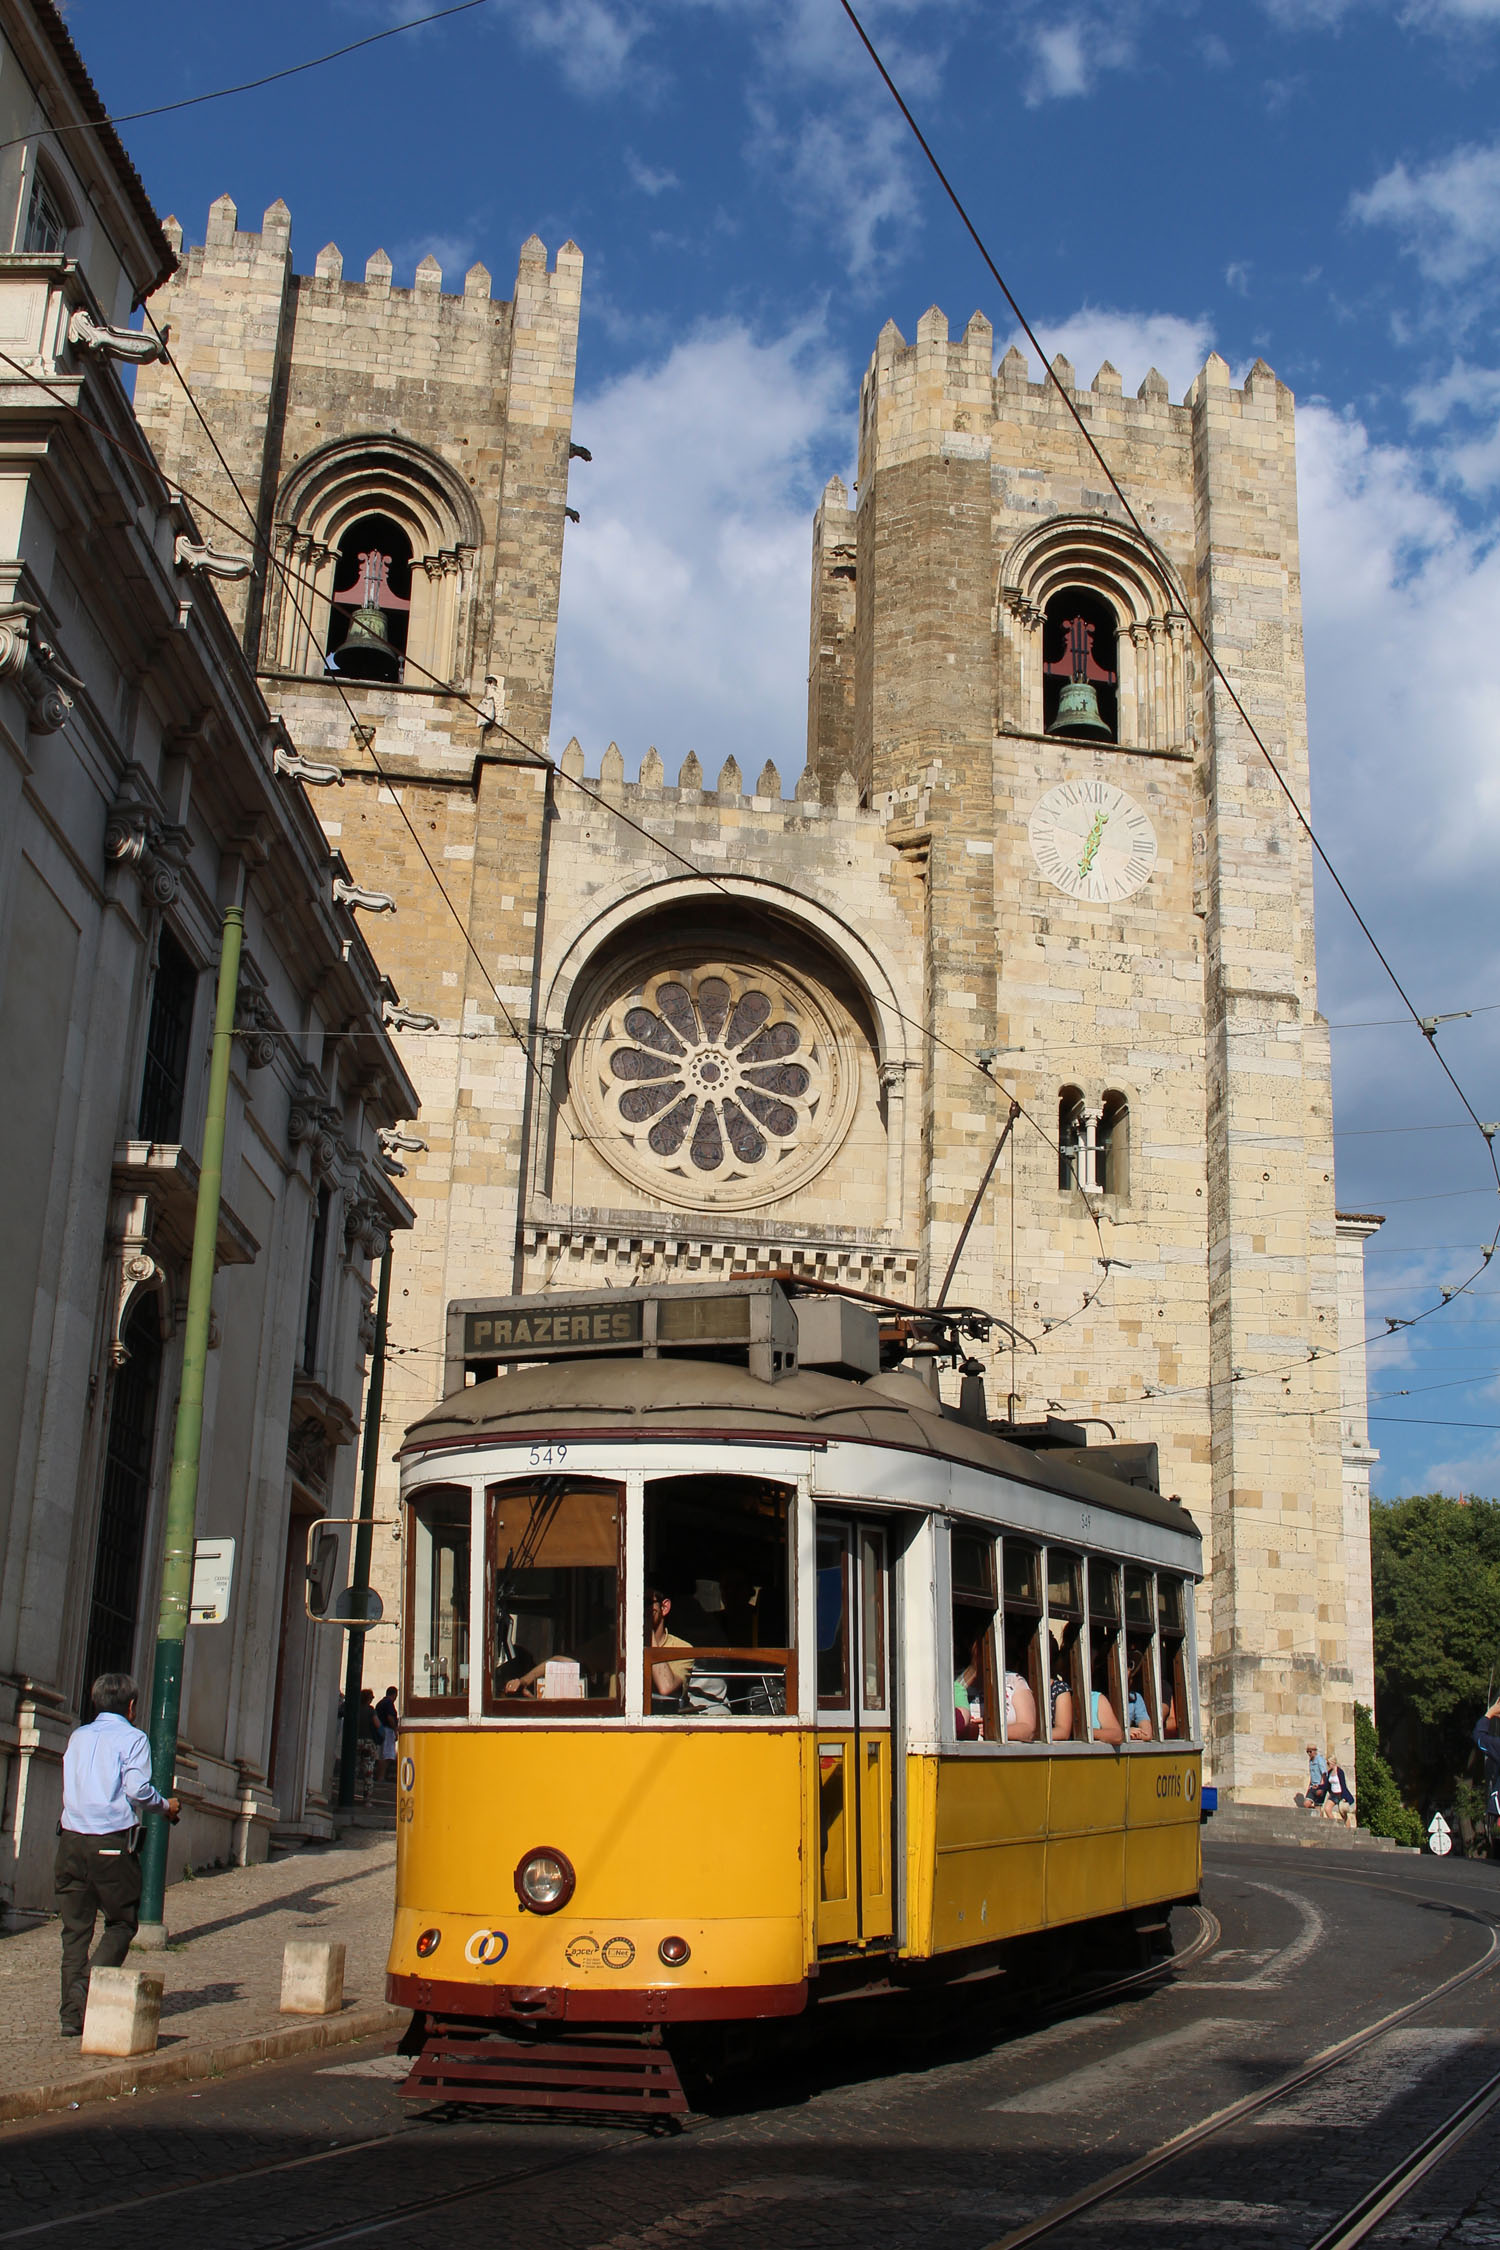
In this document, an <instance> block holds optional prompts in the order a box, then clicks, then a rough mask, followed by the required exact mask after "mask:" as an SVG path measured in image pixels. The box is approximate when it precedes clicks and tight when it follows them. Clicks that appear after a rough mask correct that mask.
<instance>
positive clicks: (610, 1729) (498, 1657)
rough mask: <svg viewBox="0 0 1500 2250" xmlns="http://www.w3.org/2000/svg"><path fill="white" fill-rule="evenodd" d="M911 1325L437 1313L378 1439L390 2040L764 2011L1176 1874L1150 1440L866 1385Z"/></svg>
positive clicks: (508, 1303) (533, 1307)
mask: <svg viewBox="0 0 1500 2250" xmlns="http://www.w3.org/2000/svg"><path fill="white" fill-rule="evenodd" d="M918 1325H919V1326H920V1324H918ZM913 1332H914V1330H913V1326H912V1323H911V1322H909V1321H907V1322H901V1321H894V1322H893V1321H892V1320H891V1319H890V1318H889V1317H887V1319H886V1322H885V1326H884V1329H882V1325H881V1317H880V1314H879V1312H878V1311H877V1310H875V1309H872V1308H870V1307H868V1306H866V1305H862V1304H858V1303H855V1302H853V1301H852V1300H851V1299H849V1298H847V1297H829V1296H827V1295H823V1296H812V1295H807V1296H804V1295H797V1294H796V1293H795V1290H794V1285H792V1284H791V1283H790V1281H787V1283H786V1285H785V1286H783V1281H782V1280H778V1279H753V1280H746V1281H742V1282H735V1283H729V1284H725V1285H723V1286H721V1287H712V1288H710V1287H704V1288H696V1287H684V1286H682V1285H674V1286H673V1287H671V1288H662V1289H660V1290H658V1291H656V1292H652V1291H649V1290H630V1291H605V1292H600V1293H598V1294H595V1295H589V1296H583V1295H559V1296H556V1297H549V1298H546V1299H538V1298H536V1297H530V1298H506V1299H495V1300H490V1301H487V1302H485V1303H483V1304H472V1303H471V1304H465V1305H458V1306H455V1307H453V1308H451V1309H450V1324H449V1379H450V1384H451V1386H452V1387H451V1388H450V1391H449V1395H448V1396H447V1397H445V1398H444V1400H443V1401H442V1403H441V1404H440V1405H439V1406H437V1407H436V1408H435V1409H434V1410H433V1411H432V1412H431V1413H429V1414H428V1415H426V1416H424V1417H423V1419H422V1420H420V1421H418V1422H417V1423H415V1424H414V1425H413V1426H412V1428H411V1429H410V1430H409V1431H408V1433H407V1436H406V1440H405V1443H404V1445H403V1447H402V1451H401V1473H402V1501H403V1515H404V1533H403V1536H404V1539H405V1547H406V1558H405V1559H406V1574H407V1576H406V1597H405V1604H404V1613H403V1617H404V1622H403V1633H404V1643H405V1647H404V1664H405V1687H404V1697H403V1705H402V1709H403V1722H402V1734H401V1743H400V1759H399V1771H398V1801H397V1810H398V1861H397V1905H396V1916H395V1930H394V1936H393V1941H392V1946H391V1953H390V1960H389V1974H388V1980H387V1990H388V1994H389V1997H390V1998H391V2000H392V2001H394V2002H396V2003H398V2004H401V2005H404V2006H408V2007H410V2008H411V2009H412V2010H413V2011H414V2012H415V2016H416V2018H417V2022H416V2024H415V2026H414V2030H415V2031H416V2032H417V2033H418V2034H419V2035H420V2034H427V2035H432V2034H434V2033H436V2032H441V2031H444V2030H446V2031H448V2032H450V2033H452V2032H459V2033H462V2032H468V2033H470V2034H474V2033H477V2032H479V2031H481V2030H484V2031H487V2032H490V2033H506V2034H512V2035H519V2034H523V2033H525V2034H527V2035H529V2037H530V2038H531V2040H532V2041H533V2043H534V2042H535V2040H536V2039H537V2037H538V2036H539V2034H540V2033H542V2032H543V2031H545V2032H546V2033H547V2034H548V2035H550V2036H551V2037H552V2038H554V2039H556V2038H559V2037H561V2038H563V2039H566V2038H568V2037H569V2036H575V2035H578V2034H585V2035H587V2034H589V2033H590V2032H592V2033H593V2034H594V2035H595V2036H597V2035H598V2034H599V2033H600V2032H601V2031H602V2030H603V2029H604V2028H605V2027H613V2028H614V2029H615V2031H616V2032H617V2034H623V2033H625V2032H626V2031H627V2030H628V2031H629V2032H631V2033H633V2034H634V2035H636V2036H641V2035H650V2036H653V2037H656V2038H658V2039H659V2038H660V2036H661V2033H662V2031H663V2029H665V2030H666V2031H667V2032H668V2033H669V2032H670V2028H671V2027H672V2026H673V2025H686V2024H699V2025H703V2024H719V2025H725V2024H730V2023H734V2022H736V2021H738V2022H743V2021H745V2020H747V2019H750V2020H753V2019H762V2018H774V2017H787V2016H792V2015H796V2014H798V2013H800V2012H801V2011H803V2010H805V2009H807V2008H808V2006H809V2004H810V2002H812V2001H814V2000H816V1998H817V1997H818V1996H819V1995H820V1993H823V1994H826V1993H828V1992H830V1991H832V1990H834V1989H838V1990H843V1991H847V1990H848V1989H850V1987H851V1984H852V1985H854V1986H860V1985H871V1986H878V1985H880V1984H882V1983H910V1982H913V1981H916V1980H918V1979H920V1978H921V1977H922V1976H923V1975H924V1974H925V1975H935V1976H952V1975H953V1974H955V1973H963V1972H964V1971H965V1970H966V1969H967V1968H969V1967H973V1966H979V1965H982V1964H983V1963H985V1962H986V1961H992V1960H994V1959H996V1958H997V1957H998V1953H999V1952H1001V1951H1003V1949H1004V1947H1005V1945H1006V1942H1007V1941H1010V1940H1014V1939H1017V1938H1020V1937H1024V1936H1026V1935H1028V1934H1029V1933H1035V1932H1042V1931H1048V1930H1052V1929H1054V1928H1056V1927H1058V1926H1059V1925H1064V1924H1087V1923H1089V1922H1091V1921H1096V1920H1101V1919H1103V1918H1108V1917H1119V1916H1122V1915H1125V1916H1128V1915H1131V1914H1132V1913H1136V1914H1142V1910H1147V1911H1146V1912H1145V1913H1144V1914H1143V1916H1142V1918H1143V1919H1148V1920H1149V1919H1152V1918H1153V1915H1152V1913H1151V1912H1150V1910H1155V1912H1154V1919H1156V1920H1157V1921H1160V1919H1161V1918H1162V1914H1161V1910H1162V1909H1164V1908H1166V1907H1168V1906H1170V1904H1172V1903H1173V1902H1177V1901H1183V1900H1189V1899H1192V1898H1193V1897H1194V1896H1195V1895H1196V1893H1197V1890H1198V1885H1199V1871H1200V1845H1199V1834H1200V1830H1199V1783H1200V1775H1201V1753H1200V1746H1199V1735H1198V1727H1197V1710H1196V1694H1195V1678H1196V1663H1195V1659H1194V1642H1193V1600H1192V1593H1193V1585H1194V1582H1195V1580H1196V1579H1197V1577H1198V1576H1199V1574H1200V1542H1199V1537H1198V1533H1197V1531H1196V1529H1195V1527H1194V1525H1193V1522H1192V1519H1191V1517H1190V1516H1189V1515H1188V1514H1187V1512H1186V1510H1185V1509H1184V1508H1182V1506H1181V1505H1180V1504H1179V1503H1178V1502H1176V1501H1175V1500H1171V1499H1166V1498H1164V1497H1163V1496H1162V1495H1161V1494H1160V1492H1159V1491H1157V1490H1156V1489H1153V1486H1154V1483H1155V1478H1154V1475H1153V1473H1152V1472H1153V1469H1154V1461H1155V1448H1154V1447H1143V1446H1135V1447H1110V1446H1101V1447H1089V1448H1087V1449H1085V1448H1084V1447H1083V1446H1082V1444H1081V1443H1080V1442H1078V1441H1080V1440H1081V1439H1082V1436H1083V1432H1082V1431H1081V1430H1078V1429H1070V1428H1069V1427H1067V1426H1063V1425H1058V1424H1051V1425H1048V1426H1047V1427H1046V1428H1045V1429H1044V1430H1042V1431H1040V1432H1035V1433H1032V1435H1033V1439H1034V1442H1032V1443H1028V1444H1022V1443H1018V1442H1015V1441H1014V1439H1013V1438H1012V1439H1007V1438H1005V1437H1001V1436H997V1435H996V1434H995V1431H994V1428H993V1427H992V1426H990V1425H988V1424H987V1423H986V1421H985V1419H984V1415H983V1407H982V1386H980V1385H977V1384H975V1383H974V1382H973V1380H972V1376H971V1379H970V1381H969V1382H968V1383H966V1386H965V1408H964V1411H963V1412H962V1413H960V1412H959V1411H957V1410H955V1409H953V1408H950V1407H947V1406H944V1405H942V1404H941V1403H940V1402H939V1400H938V1398H937V1396H936V1394H935V1392H934V1390H933V1389H932V1388H930V1387H929V1385H928V1384H927V1383H926V1382H925V1381H924V1380H923V1379H922V1378H921V1377H920V1376H919V1375H918V1374H916V1373H914V1372H912V1371H911V1370H910V1368H907V1367H900V1366H897V1367H894V1368H892V1367H890V1366H888V1365H887V1366H886V1367H885V1368H884V1370H883V1371H882V1360H883V1359H884V1360H887V1361H888V1360H889V1359H890V1358H891V1357H892V1355H893V1351H894V1352H900V1351H902V1350H904V1349H905V1348H907V1347H908V1346H909V1344H910V1341H911V1337H912V1334H913ZM929 1332H931V1324H930V1323H929ZM882 1343H883V1345H884V1348H883V1349H882ZM976 1391H978V1392H979V1394H980V1404H979V1406H978V1408H977V1409H976V1407H975V1403H974V1394H975V1392H976ZM1070 1439H1071V1440H1072V1441H1074V1442H1071V1443H1070V1442H1069V1440H1070ZM1059 1441H1061V1442H1059ZM1127 1478H1133V1479H1134V1480H1135V1481H1126V1480H1127ZM492 2044H493V2042H492ZM437 2083H438V2081H437V2080H434V2081H433V2084H434V2085H436V2084H437Z"/></svg>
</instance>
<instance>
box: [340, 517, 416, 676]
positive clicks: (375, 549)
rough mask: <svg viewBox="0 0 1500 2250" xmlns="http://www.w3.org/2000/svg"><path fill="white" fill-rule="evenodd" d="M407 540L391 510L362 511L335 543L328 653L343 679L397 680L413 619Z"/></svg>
mask: <svg viewBox="0 0 1500 2250" xmlns="http://www.w3.org/2000/svg"><path fill="white" fill-rule="evenodd" d="M411 566H412V546H411V541H410V539H409V538H408V537H407V535H406V533H405V532H404V531H403V530H402V529H401V526H400V525H399V524H398V523H397V522H396V521H395V519H394V518H393V517H391V516H386V515H368V516H360V517H358V518H357V519H356V521H355V522H353V523H352V524H350V526H349V528H348V530H347V531H346V532H345V533H344V535H343V537H342V538H341V539H340V541H339V544H338V564H337V567H336V569H335V571H334V578H333V601H332V606H331V609H330V613H329V620H328V643H327V647H328V656H329V660H330V662H331V663H332V666H333V669H334V670H335V671H336V672H341V673H342V674H343V675H344V677H345V678H346V679H351V680H376V681H384V682H386V683H388V684H390V683H394V682H396V681H399V679H400V678H401V672H402V666H403V664H404V661H405V657H406V639H407V633H408V630H409V627H410V623H411Z"/></svg>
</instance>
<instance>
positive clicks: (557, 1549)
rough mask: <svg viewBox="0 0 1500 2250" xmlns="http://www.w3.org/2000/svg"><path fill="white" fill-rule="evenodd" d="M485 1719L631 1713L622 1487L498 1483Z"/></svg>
mask: <svg viewBox="0 0 1500 2250" xmlns="http://www.w3.org/2000/svg"><path fill="white" fill-rule="evenodd" d="M485 1506H486V1510H487V1514H488V1521H489V1555H488V1566H489V1580H488V1600H487V1602H486V1608H487V1611H488V1616H489V1628H488V1630H489V1648H488V1651H487V1658H486V1670H485V1699H484V1707H485V1709H486V1711H488V1712H490V1713H491V1714H493V1715H495V1716H499V1717H505V1718H522V1719H524V1718H529V1717H534V1716H535V1715H536V1712H537V1709H538V1706H541V1707H542V1708H543V1709H545V1710H547V1711H549V1712H551V1713H553V1714H554V1715H556V1716H558V1717H581V1716H583V1715H584V1714H585V1713H588V1714H597V1713H603V1712H609V1711H619V1710H622V1709H623V1708H624V1701H623V1697H622V1695H621V1664H620V1587H621V1585H622V1584H623V1581H624V1573H623V1571H622V1570H621V1568H620V1540H621V1534H622V1526H623V1522H624V1515H625V1495H624V1490H623V1488H622V1487H621V1486H620V1485H617V1484H609V1483H606V1482H604V1481H603V1480H601V1479H596V1478H586V1477H542V1478H540V1479H534V1480H530V1481H528V1482H526V1483H519V1484H492V1485H490V1486H489V1488H488V1489H487V1491H486V1493H485Z"/></svg>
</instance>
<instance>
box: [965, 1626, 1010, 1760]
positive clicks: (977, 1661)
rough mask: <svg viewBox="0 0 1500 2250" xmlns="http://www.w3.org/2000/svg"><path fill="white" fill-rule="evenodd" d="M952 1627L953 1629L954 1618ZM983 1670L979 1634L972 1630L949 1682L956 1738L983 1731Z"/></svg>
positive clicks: (970, 1738) (975, 1737)
mask: <svg viewBox="0 0 1500 2250" xmlns="http://www.w3.org/2000/svg"><path fill="white" fill-rule="evenodd" d="M954 1629H955V1632H956V1631H957V1622H956V1620H955V1628H954ZM962 1653H963V1651H962V1648H960V1654H962ZM983 1670H984V1657H983V1636H982V1635H980V1634H976V1635H975V1637H974V1638H973V1639H972V1640H971V1641H970V1642H969V1644H968V1654H967V1656H965V1658H964V1663H963V1668H962V1670H961V1671H960V1672H959V1674H958V1677H957V1679H956V1680H955V1681H954V1683H953V1720H954V1727H955V1730H956V1732H957V1735H958V1739H959V1741H960V1742H977V1741H978V1740H979V1738H980V1736H981V1735H982V1734H983V1733H984V1702H983V1685H982V1682H983ZM1008 1678H1009V1675H1007V1680H1008Z"/></svg>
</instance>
